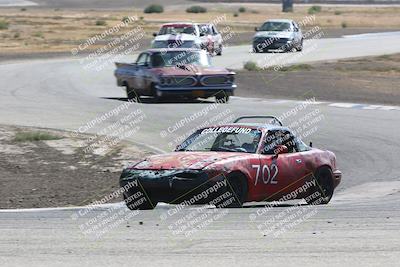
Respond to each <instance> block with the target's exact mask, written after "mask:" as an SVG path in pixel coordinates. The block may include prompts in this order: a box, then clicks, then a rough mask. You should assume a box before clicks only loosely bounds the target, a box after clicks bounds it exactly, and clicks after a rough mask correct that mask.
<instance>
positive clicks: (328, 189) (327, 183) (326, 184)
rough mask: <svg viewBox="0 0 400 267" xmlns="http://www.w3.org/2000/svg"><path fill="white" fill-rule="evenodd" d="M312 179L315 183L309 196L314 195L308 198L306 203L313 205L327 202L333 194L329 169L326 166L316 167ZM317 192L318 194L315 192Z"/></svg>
mask: <svg viewBox="0 0 400 267" xmlns="http://www.w3.org/2000/svg"><path fill="white" fill-rule="evenodd" d="M314 179H315V182H316V185H315V188H314V190H312V193H311V195H310V196H312V195H313V194H315V197H312V198H309V199H308V200H307V203H308V204H313V205H321V204H328V203H329V201H330V200H331V198H332V196H333V190H334V185H333V173H332V171H331V169H329V168H327V167H323V168H320V169H318V170H317V172H316V173H315V175H314ZM317 192H318V193H319V194H316V193H317Z"/></svg>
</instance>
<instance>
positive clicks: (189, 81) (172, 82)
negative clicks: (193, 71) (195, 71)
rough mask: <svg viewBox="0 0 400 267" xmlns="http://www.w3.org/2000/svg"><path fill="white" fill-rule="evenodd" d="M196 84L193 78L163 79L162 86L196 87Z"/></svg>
mask: <svg viewBox="0 0 400 267" xmlns="http://www.w3.org/2000/svg"><path fill="white" fill-rule="evenodd" d="M196 83H197V80H196V78H194V77H192V76H182V77H180V76H177V77H163V78H161V84H162V85H163V86H194V85H195V84H196Z"/></svg>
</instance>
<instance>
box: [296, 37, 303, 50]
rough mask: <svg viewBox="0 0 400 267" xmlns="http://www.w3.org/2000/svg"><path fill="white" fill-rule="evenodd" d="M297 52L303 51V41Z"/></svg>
mask: <svg viewBox="0 0 400 267" xmlns="http://www.w3.org/2000/svg"><path fill="white" fill-rule="evenodd" d="M296 50H297V51H299V52H300V51H303V39H301V42H300V45H299V46H298V47H297V49H296Z"/></svg>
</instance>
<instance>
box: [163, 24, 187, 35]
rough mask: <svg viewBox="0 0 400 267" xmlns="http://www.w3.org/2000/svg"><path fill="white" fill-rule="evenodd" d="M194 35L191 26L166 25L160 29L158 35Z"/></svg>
mask: <svg viewBox="0 0 400 267" xmlns="http://www.w3.org/2000/svg"><path fill="white" fill-rule="evenodd" d="M178 33H186V34H195V29H194V27H193V26H192V25H166V26H163V27H162V28H161V29H160V32H159V33H158V34H159V35H163V34H178Z"/></svg>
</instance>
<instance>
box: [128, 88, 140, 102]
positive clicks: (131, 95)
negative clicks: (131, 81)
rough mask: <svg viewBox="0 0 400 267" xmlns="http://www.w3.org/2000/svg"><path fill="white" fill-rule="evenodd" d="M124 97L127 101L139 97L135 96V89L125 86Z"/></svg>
mask: <svg viewBox="0 0 400 267" xmlns="http://www.w3.org/2000/svg"><path fill="white" fill-rule="evenodd" d="M126 97H127V98H128V99H136V98H138V97H139V95H137V94H136V92H135V89H133V88H131V87H129V86H126Z"/></svg>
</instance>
